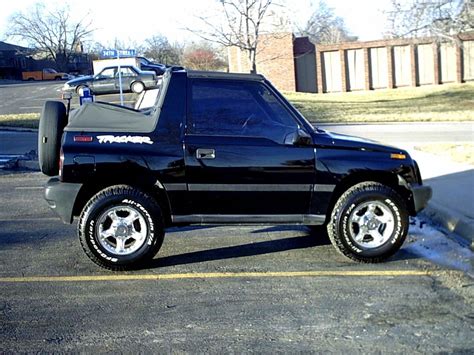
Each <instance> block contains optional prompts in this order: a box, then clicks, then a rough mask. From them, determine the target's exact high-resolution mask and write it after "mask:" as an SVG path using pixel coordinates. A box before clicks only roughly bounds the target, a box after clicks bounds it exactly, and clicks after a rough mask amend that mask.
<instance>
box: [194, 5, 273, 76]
mask: <svg viewBox="0 0 474 355" xmlns="http://www.w3.org/2000/svg"><path fill="white" fill-rule="evenodd" d="M218 2H219V4H220V8H221V11H222V15H221V16H222V17H223V21H216V19H215V18H214V19H211V18H210V17H206V16H198V18H199V19H200V20H201V22H202V23H203V24H204V26H205V29H203V30H196V29H191V28H187V30H189V31H191V32H193V33H194V34H196V35H197V36H199V37H201V38H202V39H204V40H206V41H211V42H214V43H218V44H220V45H222V46H225V47H237V48H239V49H241V50H243V51H245V52H246V53H247V54H248V59H249V62H250V65H251V72H252V73H256V72H257V65H256V53H257V49H258V44H259V36H260V32H261V26H262V22H263V20H264V19H265V17H266V16H267V15H268V10H269V8H270V6H271V5H272V2H273V0H218Z"/></svg>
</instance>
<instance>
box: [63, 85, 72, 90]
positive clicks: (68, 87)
mask: <svg viewBox="0 0 474 355" xmlns="http://www.w3.org/2000/svg"><path fill="white" fill-rule="evenodd" d="M70 88H71V86H70V85H69V84H67V83H66V84H64V86H63V91H66V90H69V89H70Z"/></svg>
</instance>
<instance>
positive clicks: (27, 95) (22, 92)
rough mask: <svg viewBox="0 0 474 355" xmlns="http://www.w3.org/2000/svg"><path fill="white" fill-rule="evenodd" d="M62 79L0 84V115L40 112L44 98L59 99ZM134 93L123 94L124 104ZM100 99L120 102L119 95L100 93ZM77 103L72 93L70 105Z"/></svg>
mask: <svg viewBox="0 0 474 355" xmlns="http://www.w3.org/2000/svg"><path fill="white" fill-rule="evenodd" d="M63 85H64V81H44V82H24V83H15V84H6V85H0V97H1V98H2V100H1V101H0V115H5V114H17V113H40V112H41V109H42V108H43V104H44V102H45V101H46V100H60V99H61V88H62V86H63ZM135 96H136V95H135V94H124V100H125V103H126V104H130V103H131V102H132V101H130V100H132V99H133V98H134V97H135ZM97 99H98V100H100V101H105V102H112V103H120V99H119V95H116V94H114V95H101V96H98V97H97ZM78 105H79V103H78V98H77V96H76V95H74V98H73V100H72V101H71V106H72V107H73V108H74V107H77V106H78Z"/></svg>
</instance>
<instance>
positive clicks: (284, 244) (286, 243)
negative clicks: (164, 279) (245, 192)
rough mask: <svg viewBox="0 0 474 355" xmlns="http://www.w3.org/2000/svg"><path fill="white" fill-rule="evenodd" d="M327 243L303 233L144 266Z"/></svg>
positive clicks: (162, 259)
mask: <svg viewBox="0 0 474 355" xmlns="http://www.w3.org/2000/svg"><path fill="white" fill-rule="evenodd" d="M327 244H329V241H328V240H327V239H325V238H318V237H317V236H315V235H304V236H297V237H291V238H283V239H276V240H266V241H263V242H257V243H249V244H243V245H236V246H229V247H222V248H215V249H210V250H200V251H195V252H190V253H184V254H178V255H170V256H165V257H162V258H158V259H154V260H152V261H151V262H150V263H149V264H148V265H146V268H159V267H166V266H176V265H186V264H194V263H200V262H205V261H215V260H226V259H234V258H240V257H246V256H257V255H264V254H271V253H278V252H282V251H288V250H296V249H305V248H312V247H315V246H322V245H327Z"/></svg>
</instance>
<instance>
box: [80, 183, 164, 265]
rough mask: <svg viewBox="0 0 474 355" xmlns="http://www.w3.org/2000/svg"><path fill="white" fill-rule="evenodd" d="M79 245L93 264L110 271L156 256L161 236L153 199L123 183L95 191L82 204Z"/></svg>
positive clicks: (158, 211) (161, 223)
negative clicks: (83, 205) (84, 203)
mask: <svg viewBox="0 0 474 355" xmlns="http://www.w3.org/2000/svg"><path fill="white" fill-rule="evenodd" d="M78 235H79V239H80V241H81V245H82V248H83V249H84V251H85V253H86V254H87V256H88V257H89V258H90V259H91V260H92V261H93V262H94V263H96V264H98V265H100V266H102V267H104V268H107V269H111V270H126V269H131V268H135V267H137V266H139V265H141V264H143V263H145V262H147V261H149V260H150V259H152V258H153V256H155V254H156V253H157V252H158V250H159V249H160V248H161V244H162V243H163V238H164V227H163V217H162V214H161V209H160V207H159V205H158V204H157V203H156V201H155V200H154V199H153V198H151V197H150V196H148V195H146V194H145V193H143V192H141V191H140V190H138V189H136V188H133V187H131V186H126V185H118V186H112V187H109V188H107V189H105V190H102V191H100V192H99V193H98V194H96V195H95V196H94V197H93V198H92V199H91V200H90V201H89V202H88V203H87V205H86V206H85V207H84V209H83V211H82V214H81V217H80V220H79V225H78Z"/></svg>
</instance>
